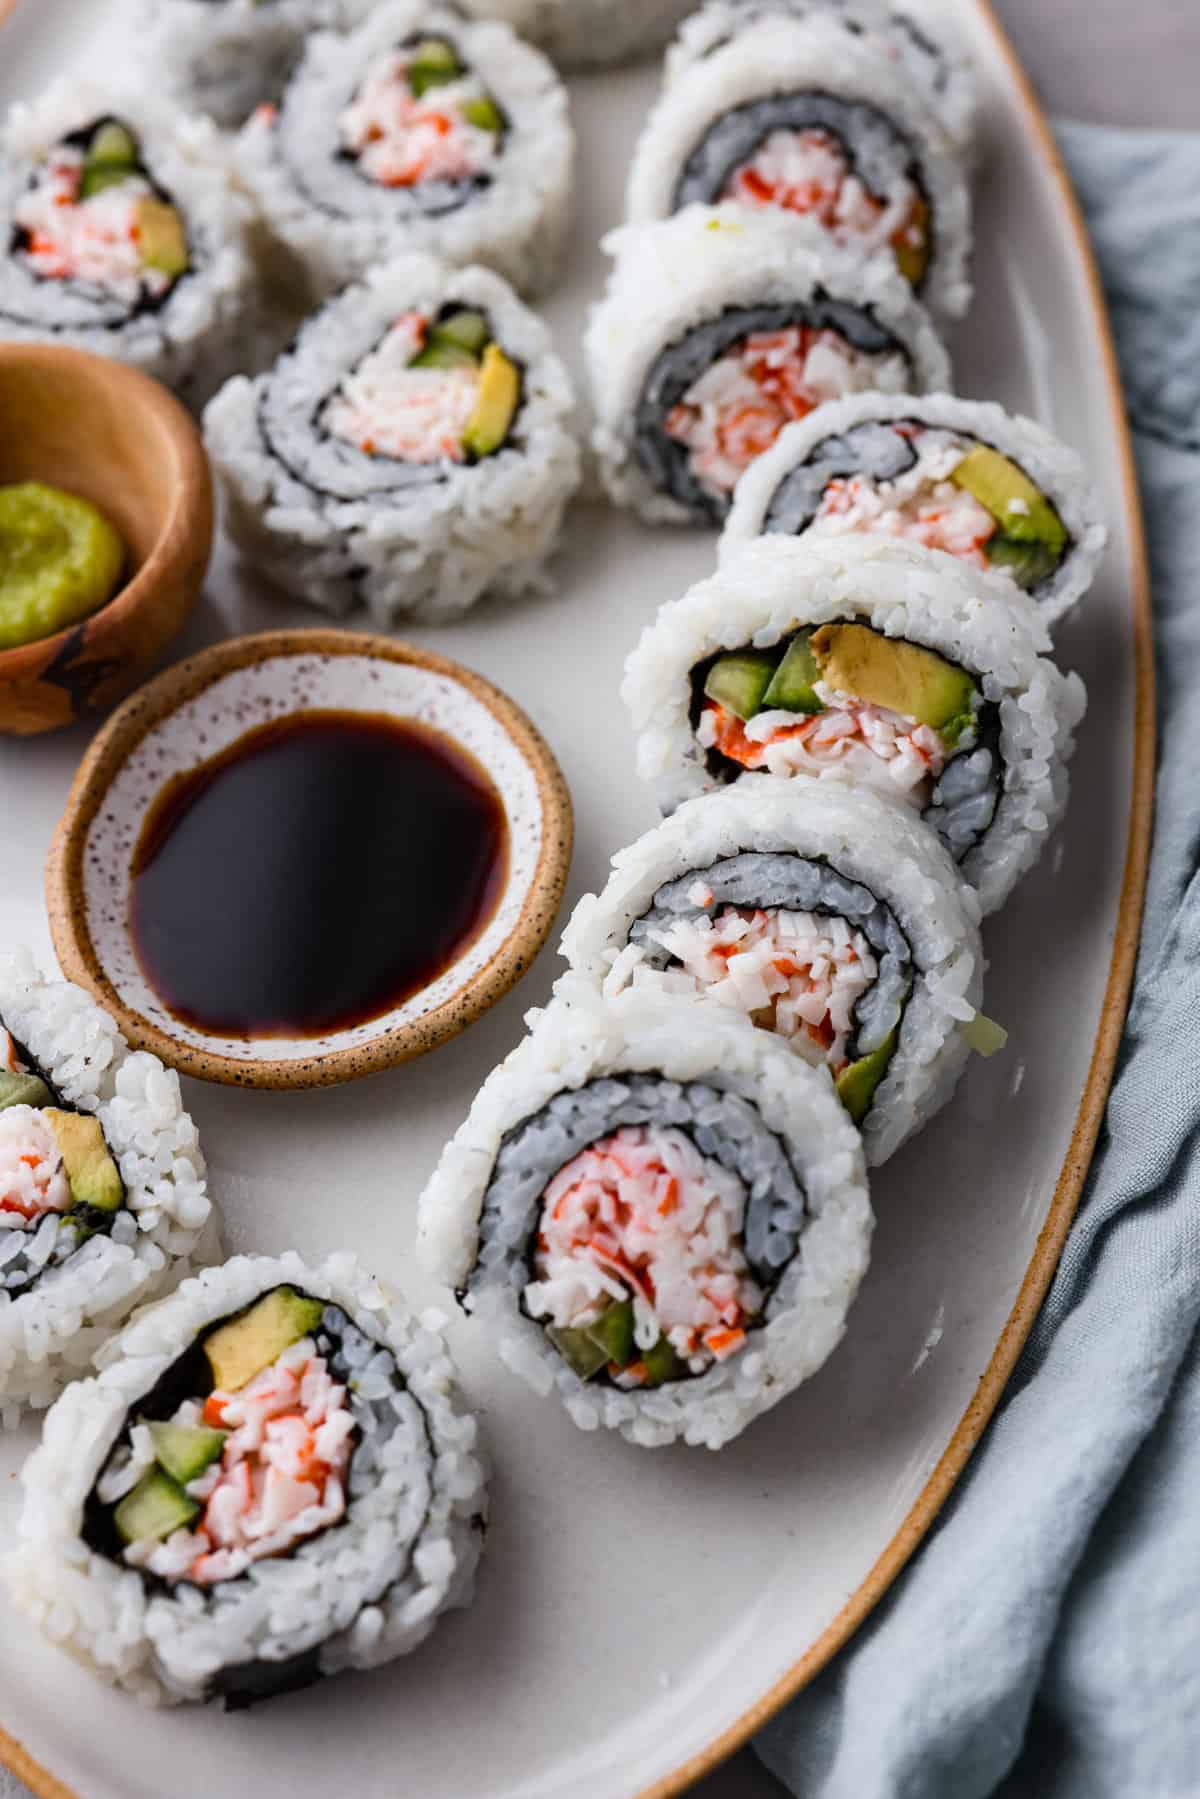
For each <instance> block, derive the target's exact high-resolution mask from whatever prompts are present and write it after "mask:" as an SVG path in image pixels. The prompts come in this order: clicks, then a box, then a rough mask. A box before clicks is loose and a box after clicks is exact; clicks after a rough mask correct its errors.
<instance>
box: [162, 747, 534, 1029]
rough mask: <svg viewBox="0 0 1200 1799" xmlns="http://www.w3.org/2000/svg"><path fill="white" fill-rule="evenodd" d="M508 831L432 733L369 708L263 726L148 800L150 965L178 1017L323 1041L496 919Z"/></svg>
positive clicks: (433, 970) (460, 758)
mask: <svg viewBox="0 0 1200 1799" xmlns="http://www.w3.org/2000/svg"><path fill="white" fill-rule="evenodd" d="M507 869H508V820H507V817H506V816H505V812H504V804H503V801H502V800H501V798H500V795H499V793H498V792H497V790H496V787H495V785H494V783H493V782H492V780H491V778H490V776H489V775H488V774H487V772H486V770H485V769H484V768H483V767H482V766H481V765H480V764H479V763H478V762H477V761H476V760H475V758H474V757H473V756H471V755H470V754H469V753H468V752H467V751H466V750H464V749H462V748H461V747H460V746H459V745H457V744H455V743H453V742H452V741H451V740H450V739H449V738H447V737H443V736H442V735H441V733H440V732H437V731H434V730H431V729H429V728H428V727H426V726H424V725H419V724H416V723H413V722H411V721H405V722H402V721H398V720H395V719H391V718H388V717H385V716H384V715H382V714H376V713H356V712H300V713H296V714H294V715H293V716H292V717H290V718H286V719H281V720H279V721H277V722H276V723H273V724H268V725H262V726H260V727H259V728H258V729H256V730H253V731H248V732H247V733H246V735H245V736H244V737H239V738H238V740H237V742H236V743H233V744H231V745H230V746H229V748H228V749H226V750H224V751H222V753H221V754H220V755H219V756H214V757H213V758H212V760H211V761H209V762H205V763H203V764H202V765H201V766H200V767H199V768H196V769H193V770H191V771H190V772H189V773H188V774H185V775H177V776H176V777H175V779H174V780H173V781H171V782H170V783H169V784H168V785H167V787H166V788H165V789H164V790H163V792H162V793H161V794H160V795H159V796H158V798H157V799H156V800H155V802H154V805H153V806H152V808H151V810H150V813H149V815H148V817H147V819H146V822H145V824H144V826H143V828H142V834H141V838H140V839H139V842H138V846H137V850H136V852H135V854H134V859H133V869H132V875H133V881H132V889H131V895H130V926H131V930H132V935H133V942H134V947H135V949H136V951H137V956H138V960H139V962H140V963H141V966H142V971H143V973H144V974H145V976H146V979H147V980H148V981H149V983H150V985H151V987H153V989H154V991H155V992H156V993H157V994H158V996H159V997H160V999H161V1000H162V1001H163V1002H164V1004H165V1005H166V1006H167V1007H168V1008H169V1009H170V1011H171V1012H172V1013H174V1015H175V1016H176V1017H177V1018H180V1019H182V1020H184V1021H185V1022H186V1023H189V1024H192V1025H195V1026H198V1027H199V1028H200V1029H202V1030H204V1031H207V1032H210V1033H215V1034H219V1035H221V1036H228V1037H271V1036H287V1037H319V1036H324V1035H327V1034H328V1033H329V1032H332V1031H338V1030H345V1029H347V1028H349V1027H350V1026H353V1025H356V1024H362V1023H364V1022H365V1021H367V1020H369V1019H372V1018H378V1017H380V1016H381V1015H382V1014H383V1013H385V1012H389V1011H391V1009H392V1008H393V1007H394V1006H398V1005H400V1004H402V1003H403V1001H405V1000H406V999H409V998H410V997H411V996H412V995H413V994H414V993H417V992H419V991H420V990H421V989H422V988H423V987H427V986H429V984H430V983H431V982H432V981H435V980H436V979H437V978H438V976H439V975H441V974H443V973H445V971H446V969H447V968H449V967H450V965H451V964H452V963H453V962H455V961H457V960H458V958H459V956H460V955H462V953H463V952H464V951H465V950H466V949H467V948H469V946H470V945H471V944H472V943H473V942H474V941H475V939H476V938H477V937H478V936H479V935H480V933H481V932H482V931H483V930H484V928H485V927H486V925H487V924H488V923H489V921H490V919H491V917H492V915H493V913H494V912H495V910H496V906H497V904H498V903H499V899H500V895H501V893H502V892H503V889H504V883H505V879H506V876H507Z"/></svg>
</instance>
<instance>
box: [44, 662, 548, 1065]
mask: <svg viewBox="0 0 1200 1799" xmlns="http://www.w3.org/2000/svg"><path fill="white" fill-rule="evenodd" d="M301 655H318V656H365V657H370V658H378V659H381V660H383V661H388V662H395V663H402V664H407V665H409V666H413V667H417V668H421V669H426V670H428V671H430V672H431V673H434V674H439V675H443V676H445V677H447V678H449V679H450V680H452V681H455V682H457V683H458V684H459V685H460V686H462V687H463V688H465V689H466V691H467V692H468V693H469V694H470V695H471V696H472V697H473V698H474V699H475V700H477V701H479V702H480V703H481V704H482V705H483V706H485V707H486V708H487V710H488V711H489V712H490V713H491V715H492V717H493V718H494V719H495V720H496V722H497V723H498V724H499V725H500V727H501V729H502V730H503V731H504V732H505V733H506V735H507V736H508V737H509V739H510V741H511V742H512V743H513V744H514V745H515V747H516V749H517V750H518V752H519V754H520V755H521V756H522V757H523V759H524V760H525V762H526V763H527V764H528V766H529V767H530V769H531V771H532V774H533V777H534V781H535V784H536V787H537V792H538V800H539V804H540V807H541V814H542V843H541V849H540V851H539V854H538V860H537V863H536V865H535V868H534V872H533V877H532V880H531V882H530V885H529V890H528V892H527V893H526V896H525V899H524V902H523V904H522V907H521V912H520V916H519V917H518V919H517V921H516V923H515V924H514V926H513V928H512V930H511V931H510V932H509V934H508V936H507V937H506V938H505V940H504V942H503V943H502V944H501V945H500V946H499V948H498V949H497V950H496V951H495V953H494V954H493V955H492V956H491V958H490V959H489V960H488V961H487V962H486V963H485V964H484V965H483V967H482V968H481V969H479V970H478V971H477V972H476V973H475V974H474V975H472V976H471V978H470V979H469V980H468V981H467V982H466V983H465V985H464V986H462V987H460V988H458V989H457V991H456V992H454V993H452V994H451V995H450V996H449V998H448V999H446V1000H444V1001H442V1003H441V1004H440V1005H438V1006H435V1007H434V1008H433V1009H432V1010H431V1011H429V1012H427V1013H425V1014H424V1015H423V1016H421V1017H419V1018H415V1019H410V1020H409V1021H408V1022H407V1023H405V1024H402V1025H395V1026H393V1027H392V1028H391V1029H390V1030H387V1031H384V1032H381V1033H380V1034H379V1035H378V1036H376V1037H371V1038H368V1039H367V1040H366V1041H365V1042H362V1043H357V1044H354V1045H352V1046H349V1047H347V1048H343V1049H337V1050H327V1051H325V1052H323V1053H318V1054H315V1055H314V1056H313V1057H311V1058H297V1059H290V1058H288V1059H285V1058H276V1057H255V1058H253V1059H246V1060H243V1059H241V1058H239V1057H233V1056H227V1055H224V1054H222V1053H221V1052H220V1051H217V1050H212V1049H203V1048H200V1047H198V1046H195V1045H192V1044H190V1043H185V1042H183V1041H182V1040H181V1039H179V1038H177V1037H175V1036H173V1035H172V1034H171V1033H170V1032H169V1031H165V1030H163V1029H161V1028H160V1027H159V1026H158V1025H155V1024H152V1023H151V1022H150V1021H149V1020H148V1019H147V1018H145V1017H143V1016H142V1014H141V1013H140V1012H138V1011H137V1010H136V1009H135V1008H134V1007H133V1006H131V1005H130V1004H129V1003H128V1002H127V1001H126V1000H124V999H122V998H121V996H120V995H119V994H118V992H117V991H116V989H115V987H114V986H113V984H112V982H111V981H110V980H109V978H108V976H107V974H106V973H105V972H104V969H103V967H102V966H101V963H100V959H99V956H98V955H97V953H96V949H95V945H94V943H93V941H92V936H91V929H90V923H89V919H88V907H87V900H86V897H85V889H84V878H83V871H84V858H85V852H86V846H87V840H88V834H89V831H90V829H91V825H92V822H93V820H94V819H95V817H96V815H97V813H98V812H99V811H100V808H101V806H102V805H103V804H104V800H105V797H106V795H107V793H108V791H109V789H110V788H111V786H112V784H113V782H114V780H115V779H116V777H117V775H118V773H119V772H120V770H121V769H122V768H123V767H124V765H125V763H126V762H127V760H128V759H129V757H130V755H131V754H132V753H133V752H134V750H136V749H137V747H138V745H139V744H141V743H142V741H143V740H144V739H145V738H146V737H147V736H148V735H149V733H150V732H151V731H152V730H154V729H155V728H156V727H157V726H158V725H159V724H161V723H162V721H163V720H164V719H165V718H167V717H169V716H170V715H171V714H172V713H173V712H176V711H178V710H179V708H180V707H182V706H184V705H186V704H188V703H189V702H190V701H192V700H194V699H196V698H198V697H199V696H200V695H201V694H202V693H204V691H205V690H206V689H207V688H209V687H211V686H213V685H214V684H215V683H216V682H217V681H219V680H221V679H223V678H224V677H225V676H226V675H229V674H232V673H234V672H235V671H236V670H238V669H241V668H247V667H250V666H253V665H254V664H257V663H260V662H265V661H274V660H278V659H283V658H286V657H291V656H301ZM574 834H575V827H574V809H573V806H572V802H571V795H570V791H569V789H568V787H567V783H566V778H565V776H564V775H563V772H562V770H561V768H560V767H559V764H558V761H557V759H556V757H555V755H554V752H553V751H552V750H551V748H550V746H549V744H548V743H547V742H546V740H545V738H544V737H543V736H542V734H541V732H540V731H539V730H538V729H537V727H536V725H534V724H533V722H532V720H531V719H530V718H529V717H528V716H527V715H526V713H525V712H524V711H523V710H522V709H521V707H520V706H518V705H517V703H516V701H515V700H512V699H510V698H509V697H508V695H507V694H506V693H503V692H502V691H501V690H500V688H498V687H496V686H494V685H493V683H492V682H491V681H489V680H487V679H486V678H485V677H484V676H483V675H480V674H477V673H476V672H475V671H474V670H473V669H469V668H466V667H464V666H463V665H462V664H461V663H458V662H455V661H453V660H452V659H451V658H450V657H448V656H442V655H439V654H437V653H436V652H435V651H432V650H426V649H425V648H423V647H422V646H420V645H417V644H413V643H408V642H406V641H404V640H403V639H400V638H392V637H382V636H379V635H377V634H375V633H372V632H366V631H363V632H359V631H356V630H353V629H346V628H344V627H343V628H337V627H321V626H318V627H315V628H300V629H296V630H288V629H284V630H276V631H263V632H256V633H254V634H253V635H251V636H247V637H234V638H228V639H226V640H225V641H224V642H222V643H218V644H215V645H213V646H212V647H211V648H209V649H206V650H201V651H200V652H199V653H198V654H197V655H194V656H190V657H188V658H187V659H186V660H185V661H183V662H179V663H176V664H175V666H174V667H172V668H169V669H167V670H166V671H165V672H164V673H163V674H161V675H158V676H157V677H156V678H155V679H154V680H152V681H150V682H148V683H147V684H146V685H145V686H144V687H141V688H139V689H138V691H137V692H136V693H134V694H132V695H131V696H130V698H129V699H127V700H126V701H125V702H124V704H123V705H122V706H120V707H119V708H118V709H117V711H116V712H115V713H113V715H112V717H111V718H109V719H108V720H107V722H106V723H105V724H104V725H103V726H102V728H101V729H100V731H99V732H98V733H97V735H96V737H95V739H94V740H93V742H92V744H91V746H90V747H89V749H88V751H87V753H86V755H85V756H84V758H83V761H82V762H81V763H80V765H79V768H78V770H77V772H76V775H75V779H74V781H73V782H72V784H71V790H70V793H69V794H68V796H67V802H66V806H65V808H64V811H63V815H62V817H61V819H60V820H59V823H58V825H57V827H56V829H55V832H54V837H53V839H52V841H51V844H50V849H49V853H48V855H47V860H46V871H45V892H46V907H47V912H48V915H49V921H50V934H51V937H52V939H53V942H54V948H55V952H56V954H57V956H58V960H59V963H60V965H61V967H62V971H63V973H64V975H65V976H66V977H67V979H68V980H71V981H75V982H76V983H78V985H79V986H81V987H84V988H86V990H87V991H88V992H89V993H91V994H92V995H93V997H94V998H95V999H96V1000H97V1001H98V1002H99V1004H100V1005H101V1006H102V1007H103V1008H104V1009H105V1011H106V1012H108V1013H109V1014H110V1015H111V1016H112V1017H113V1018H115V1020H116V1021H117V1023H118V1025H119V1026H120V1029H121V1031H122V1032H123V1033H124V1035H125V1036H126V1038H127V1039H128V1040H129V1042H130V1043H132V1044H133V1045H134V1047H135V1048H137V1049H146V1050H150V1051H151V1052H152V1053H153V1054H154V1055H156V1056H157V1057H158V1058H159V1060H160V1061H162V1062H164V1063H166V1064H167V1066H168V1067H171V1068H175V1069H177V1070H178V1071H179V1072H180V1073H181V1074H190V1075H195V1076H196V1077H197V1078H198V1079H200V1080H205V1081H212V1082H216V1083H218V1084H220V1085H224V1086H233V1087H254V1088H262V1089H267V1090H273V1091H282V1090H287V1089H303V1088H311V1087H330V1086H336V1085H340V1084H341V1083H343V1082H346V1081H352V1080H358V1079H361V1078H362V1077H364V1076H366V1075H368V1074H375V1073H378V1072H380V1071H381V1070H382V1069H385V1068H395V1067H399V1066H400V1065H401V1064H402V1063H404V1062H410V1061H414V1060H415V1059H416V1058H417V1057H419V1056H423V1055H425V1054H427V1053H428V1052H429V1051H430V1050H434V1049H438V1048H440V1047H441V1045H442V1044H444V1043H447V1042H449V1041H450V1039H451V1038H453V1037H456V1036H457V1035H458V1034H459V1033H460V1032H461V1031H464V1030H465V1029H466V1028H467V1026H468V1025H470V1024H473V1023H474V1022H475V1020H476V1019H478V1018H479V1017H481V1016H482V1014H483V1013H484V1012H486V1011H488V1010H489V1009H490V1008H491V1007H492V1006H493V1005H495V1004H496V1002H497V1001H498V1000H500V999H502V998H503V997H504V995H505V994H506V993H508V992H509V991H510V990H511V989H512V988H513V987H514V986H515V985H516V983H517V981H518V980H520V978H521V977H522V976H523V975H524V974H525V973H526V972H527V971H528V970H529V968H530V967H531V966H532V964H533V962H534V959H535V958H536V956H537V955H538V953H539V952H540V950H541V949H542V947H543V945H544V944H545V942H546V940H547V938H548V937H549V935H550V933H551V931H552V930H553V928H554V924H555V921H556V919H557V917H558V913H559V910H560V907H561V905H562V899H563V894H564V892H565V889H566V883H567V876H568V873H569V871H570V866H571V855H572V851H573V848H574ZM290 1041H293V1042H299V1041H302V1039H299V1038H294V1039H290Z"/></svg>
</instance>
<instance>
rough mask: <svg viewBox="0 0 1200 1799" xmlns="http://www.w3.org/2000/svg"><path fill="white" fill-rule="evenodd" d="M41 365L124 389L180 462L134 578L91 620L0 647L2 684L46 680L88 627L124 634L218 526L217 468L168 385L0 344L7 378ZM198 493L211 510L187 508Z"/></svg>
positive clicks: (77, 357)
mask: <svg viewBox="0 0 1200 1799" xmlns="http://www.w3.org/2000/svg"><path fill="white" fill-rule="evenodd" d="M38 363H42V364H50V365H51V366H54V365H57V366H58V367H60V368H62V369H64V370H65V371H70V370H72V369H73V370H74V371H75V372H76V375H77V378H78V380H79V381H80V382H91V381H92V380H93V379H94V378H95V377H96V376H98V375H99V376H101V377H102V380H103V383H104V384H107V385H112V386H122V387H125V388H126V389H127V390H128V399H129V408H130V418H131V429H132V428H133V421H134V420H136V419H137V418H146V417H150V418H153V420H154V422H155V426H156V428H158V429H159V430H161V432H162V434H163V435H164V436H165V437H166V439H167V440H168V441H169V442H170V443H171V445H172V448H173V449H174V451H175V453H176V455H177V456H178V459H179V461H178V468H177V471H176V475H175V479H174V481H173V483H172V493H171V499H170V502H169V504H168V506H167V507H166V510H165V511H164V513H163V516H162V518H161V519H160V520H159V522H158V527H157V530H156V532H155V538H154V546H153V548H152V549H151V551H150V553H149V555H148V556H147V557H146V560H145V561H144V562H143V564H142V566H141V568H139V569H138V571H137V573H136V574H135V575H134V576H133V578H132V580H129V581H127V582H126V583H125V585H124V586H123V587H121V588H119V589H118V590H117V592H116V593H115V594H114V595H113V597H112V599H111V600H107V601H106V602H105V604H104V605H103V606H101V607H100V608H99V610H98V611H96V612H92V613H89V615H88V616H87V617H86V618H82V619H76V621H75V623H74V624H71V625H67V626H65V627H64V628H63V629H62V630H61V631H55V632H54V634H53V635H52V636H50V637H35V638H34V639H33V640H32V642H30V643H22V644H16V645H14V647H13V648H12V649H8V650H0V684H8V683H12V684H14V685H15V684H17V683H18V682H21V681H25V680H27V679H29V678H31V677H36V676H37V675H39V674H40V673H41V671H42V670H43V669H44V668H45V667H47V666H48V664H49V663H51V662H52V661H53V660H54V659H55V657H56V656H57V655H58V654H59V652H60V651H62V650H63V649H65V648H66V646H67V644H68V642H69V640H70V639H71V638H72V637H73V636H74V634H75V633H76V632H77V631H79V630H81V629H82V628H84V627H90V628H91V630H92V631H93V632H100V633H102V634H105V635H107V634H108V633H110V632H112V631H114V630H119V629H120V627H121V626H122V625H124V624H125V623H126V622H127V621H128V620H129V619H130V618H131V617H133V616H135V615H136V614H137V613H139V612H140V611H141V610H142V609H143V608H144V607H146V606H147V605H149V604H151V603H153V601H154V600H155V598H156V597H157V594H158V592H159V590H160V588H161V587H162V584H163V583H164V581H166V580H168V579H170V578H171V576H172V575H173V574H174V572H175V570H176V569H177V568H178V567H179V566H180V565H181V564H183V563H186V562H188V561H189V560H191V557H192V556H193V554H194V552H195V548H196V545H197V543H198V542H200V541H202V539H203V537H204V535H205V534H207V536H208V538H209V541H210V543H211V540H212V536H213V528H214V527H213V511H212V471H211V469H210V467H209V461H208V453H207V451H206V450H205V448H204V440H203V438H202V437H201V435H200V428H199V426H198V425H197V424H196V421H195V420H194V419H193V418H192V416H191V414H190V413H189V412H188V411H187V410H186V408H185V407H184V406H183V405H182V404H181V403H180V401H179V400H177V399H176V398H175V395H174V394H173V393H171V392H170V390H169V389H168V388H165V387H164V386H163V385H162V384H161V382H158V381H155V380H154V379H153V377H152V376H150V375H147V374H144V373H143V371H142V370H141V369H136V368H132V367H130V365H129V364H128V363H124V362H117V361H116V360H114V359H112V358H110V357H107V356H96V355H93V353H92V352H91V351H90V350H76V349H74V348H72V347H71V346H70V345H67V344H43V343H23V342H22V343H0V381H2V380H3V377H4V374H5V371H6V370H7V369H9V368H12V367H15V366H19V365H21V364H27V365H36V364H38ZM197 491H199V492H201V493H204V492H207V494H208V495H209V504H208V507H207V509H205V508H203V507H199V508H197V509H196V510H195V512H194V513H193V514H192V516H191V517H189V516H188V515H187V514H188V508H189V506H190V505H191V503H192V502H193V501H194V500H195V497H196V494H197Z"/></svg>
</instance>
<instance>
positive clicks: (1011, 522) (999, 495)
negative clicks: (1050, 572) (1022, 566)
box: [950, 443, 1067, 562]
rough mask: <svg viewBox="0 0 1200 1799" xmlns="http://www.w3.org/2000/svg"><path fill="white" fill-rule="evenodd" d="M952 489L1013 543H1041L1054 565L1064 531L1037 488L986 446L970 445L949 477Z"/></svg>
mask: <svg viewBox="0 0 1200 1799" xmlns="http://www.w3.org/2000/svg"><path fill="white" fill-rule="evenodd" d="M950 479H951V481H953V483H954V485H955V487H961V488H964V489H965V490H966V492H967V493H969V494H973V495H974V497H975V498H976V499H977V500H978V501H979V504H980V505H981V506H984V507H986V508H987V510H988V511H989V512H990V513H991V515H992V517H993V518H994V519H996V520H997V521H998V522H999V525H1000V529H1001V531H1002V532H1003V533H1004V535H1005V536H1006V537H1011V538H1012V539H1013V540H1014V541H1015V542H1017V543H1031V542H1032V543H1042V544H1045V545H1046V547H1047V549H1049V550H1050V551H1051V552H1052V554H1053V556H1054V559H1055V561H1056V562H1057V561H1058V560H1059V559H1060V557H1061V556H1062V553H1063V551H1064V550H1065V549H1066V547H1067V529H1066V526H1065V525H1064V524H1063V522H1062V520H1061V519H1060V518H1059V516H1058V513H1057V512H1056V511H1055V510H1054V507H1053V506H1052V505H1051V504H1050V501H1049V500H1048V499H1047V498H1046V496H1045V494H1044V493H1043V492H1042V490H1041V488H1040V487H1038V486H1036V485H1035V484H1034V482H1032V481H1031V480H1030V479H1029V476H1028V475H1027V474H1026V473H1025V471H1024V469H1021V468H1018V467H1017V465H1016V463H1015V462H1012V461H1010V459H1009V458H1008V457H1007V456H1002V455H1001V454H1000V452H999V450H993V449H992V447H991V445H990V444H980V443H977V444H974V445H972V447H971V449H969V450H968V451H967V453H966V455H965V456H964V457H963V459H962V461H961V462H960V463H959V465H958V467H957V468H956V469H954V470H953V472H952V473H951V476H950Z"/></svg>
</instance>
